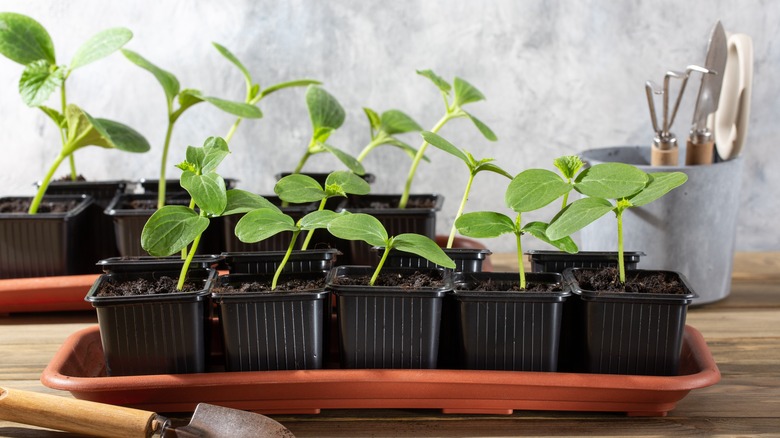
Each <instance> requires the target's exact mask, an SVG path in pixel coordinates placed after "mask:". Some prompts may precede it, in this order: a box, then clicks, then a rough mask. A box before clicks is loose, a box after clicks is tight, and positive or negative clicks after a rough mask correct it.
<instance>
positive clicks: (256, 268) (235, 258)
mask: <svg viewBox="0 0 780 438" xmlns="http://www.w3.org/2000/svg"><path fill="white" fill-rule="evenodd" d="M286 252H287V251H262V252H225V253H222V255H221V257H222V259H223V261H224V264H225V265H226V266H227V268H228V270H229V271H230V273H231V274H272V273H275V272H276V269H277V268H278V267H279V263H280V262H281V261H282V259H283V258H284V255H285V254H286ZM339 255H340V253H339V251H338V250H335V249H307V250H306V251H300V250H296V251H293V252H292V253H291V254H290V258H289V259H288V260H287V265H286V266H285V268H284V271H283V272H284V273H300V272H322V271H330V269H331V268H332V267H333V264H334V263H335V261H336V259H337V258H338V257H339Z"/></svg>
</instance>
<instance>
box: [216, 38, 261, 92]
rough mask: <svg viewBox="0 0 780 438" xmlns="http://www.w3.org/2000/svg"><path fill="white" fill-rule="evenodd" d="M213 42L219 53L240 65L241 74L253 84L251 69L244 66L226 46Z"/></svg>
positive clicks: (237, 65)
mask: <svg viewBox="0 0 780 438" xmlns="http://www.w3.org/2000/svg"><path fill="white" fill-rule="evenodd" d="M211 44H213V45H214V47H215V48H216V49H217V51H218V52H219V53H221V54H222V56H224V57H225V58H227V60H228V61H230V62H232V63H233V65H235V66H236V67H238V69H239V70H240V71H241V74H242V75H244V79H245V80H246V82H247V84H252V75H250V74H249V70H248V69H247V68H246V67H245V66H244V64H242V63H241V61H239V60H238V58H236V56H235V55H233V53H232V52H231V51H230V50H228V49H227V48H226V47H225V46H223V45H221V44H218V43H215V42H212V43H211Z"/></svg>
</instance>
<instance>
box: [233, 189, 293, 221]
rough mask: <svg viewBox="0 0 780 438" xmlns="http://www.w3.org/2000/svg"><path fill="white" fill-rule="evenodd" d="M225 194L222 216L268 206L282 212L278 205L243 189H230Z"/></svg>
mask: <svg viewBox="0 0 780 438" xmlns="http://www.w3.org/2000/svg"><path fill="white" fill-rule="evenodd" d="M226 196H227V204H226V205H225V211H223V212H222V216H228V215H231V214H239V213H248V212H250V211H252V210H257V209H259V208H270V209H271V210H276V211H278V212H279V213H281V212H282V211H281V210H279V207H277V206H275V205H274V204H273V203H272V202H271V201H269V200H267V199H265V198H263V197H262V196H260V195H256V194H254V193H250V192H247V191H245V190H240V189H231V190H228V191H227V193H226Z"/></svg>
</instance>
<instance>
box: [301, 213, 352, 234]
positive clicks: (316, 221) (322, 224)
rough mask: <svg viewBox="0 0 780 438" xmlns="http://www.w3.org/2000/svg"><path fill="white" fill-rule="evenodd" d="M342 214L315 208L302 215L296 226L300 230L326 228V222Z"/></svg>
mask: <svg viewBox="0 0 780 438" xmlns="http://www.w3.org/2000/svg"><path fill="white" fill-rule="evenodd" d="M341 215H342V214H340V213H336V212H333V211H331V210H316V211H312V212H311V213H309V214H307V215H306V216H304V217H302V218H301V220H300V222H299V224H298V226H300V227H301V230H318V229H321V228H328V224H329V223H330V222H331V221H332V220H333V219H335V218H337V217H339V216H341Z"/></svg>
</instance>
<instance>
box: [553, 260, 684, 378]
mask: <svg viewBox="0 0 780 438" xmlns="http://www.w3.org/2000/svg"><path fill="white" fill-rule="evenodd" d="M582 270H585V268H576V269H568V270H566V271H564V276H565V278H566V281H567V282H569V283H570V284H571V286H572V293H574V294H576V295H577V296H579V298H580V299H581V300H582V301H583V302H584V303H585V306H584V307H585V319H584V326H583V327H581V329H580V330H581V331H582V332H584V333H585V334H586V338H585V346H586V350H587V351H586V355H585V358H584V360H585V363H586V364H587V372H591V373H600V374H636V375H658V376H675V375H677V374H678V371H679V365H680V353H681V349H682V336H683V331H684V330H685V317H686V314H687V311H688V305H689V304H690V303H691V302H692V300H693V299H694V298H696V297H697V294H696V293H695V292H694V291H693V290H692V289H691V288H690V286H689V285H688V281H687V280H686V279H685V277H684V276H683V275H682V274H679V273H677V272H671V271H649V270H629V271H626V277H627V278H630V277H632V276H635V275H639V276H643V275H649V274H654V273H657V272H663V273H664V274H665V275H666V276H667V278H669V279H673V280H675V281H679V282H680V283H681V284H682V285H683V287H684V289H685V291H686V293H684V294H652V293H635V292H606V291H595V290H587V289H585V288H583V287H582V286H581V285H580V284H579V282H578V281H577V273H578V271H582Z"/></svg>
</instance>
